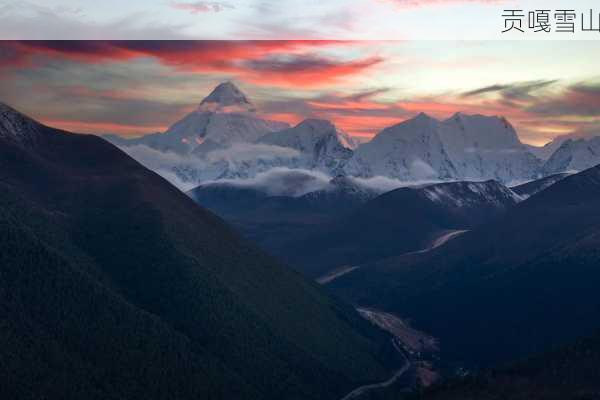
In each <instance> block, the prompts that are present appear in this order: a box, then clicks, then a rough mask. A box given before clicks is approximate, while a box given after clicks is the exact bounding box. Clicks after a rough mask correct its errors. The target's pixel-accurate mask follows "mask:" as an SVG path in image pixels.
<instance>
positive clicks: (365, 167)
mask: <svg viewBox="0 0 600 400" xmlns="http://www.w3.org/2000/svg"><path fill="white" fill-rule="evenodd" d="M538 169H539V160H537V159H536V158H535V157H534V156H533V155H532V154H531V153H529V152H528V151H527V148H526V147H525V146H524V145H523V144H522V143H521V142H520V141H519V139H518V137H517V134H516V132H515V130H514V129H513V127H512V126H511V125H510V124H509V123H508V121H506V120H505V119H504V118H498V117H486V116H482V115H465V114H461V113H457V114H455V115H454V116H452V117H451V118H449V119H447V120H444V121H438V120H436V119H434V118H432V117H429V116H427V115H425V114H422V113H421V114H419V115H418V116H417V117H415V118H413V119H410V120H408V121H405V122H402V123H400V124H397V125H394V126H392V127H389V128H386V129H384V130H383V131H381V132H380V133H379V134H377V135H376V136H375V138H373V140H372V141H371V142H368V143H365V144H364V145H361V146H359V148H358V149H357V150H356V152H355V155H354V157H352V159H350V160H349V162H348V163H347V165H346V167H345V171H346V173H348V174H350V175H356V176H365V177H368V176H376V175H382V176H388V177H392V178H397V179H402V180H421V179H439V180H450V179H454V180H463V179H469V180H485V179H496V180H499V181H502V182H511V181H515V180H524V179H531V178H534V177H536V176H537V173H538Z"/></svg>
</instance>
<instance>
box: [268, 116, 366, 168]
mask: <svg viewBox="0 0 600 400" xmlns="http://www.w3.org/2000/svg"><path fill="white" fill-rule="evenodd" d="M257 143H262V144H269V145H273V146H280V147H287V148H292V149H295V150H297V151H298V152H299V153H300V158H299V159H297V160H296V165H295V167H298V168H307V169H316V170H319V171H323V172H328V173H331V174H333V175H334V174H335V172H336V171H337V170H338V169H339V168H340V167H341V166H342V165H343V163H344V162H345V161H346V160H347V159H349V158H350V157H351V156H352V153H353V149H355V148H356V143H355V142H354V140H353V139H352V138H351V137H350V136H348V135H347V134H346V133H344V132H342V131H340V130H338V129H337V128H336V127H335V125H333V124H332V123H331V122H329V121H325V120H319V119H306V120H304V121H302V122H300V123H299V124H298V125H296V126H294V127H293V128H289V129H286V130H283V131H280V132H273V133H270V134H267V135H265V136H263V137H262V138H260V139H259V140H258V142H257Z"/></svg>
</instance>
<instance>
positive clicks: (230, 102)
mask: <svg viewBox="0 0 600 400" xmlns="http://www.w3.org/2000/svg"><path fill="white" fill-rule="evenodd" d="M287 127H289V125H288V124H286V123H284V122H278V121H269V120H265V119H261V118H259V117H257V116H256V115H255V114H254V106H253V105H252V103H250V101H249V100H248V99H247V98H246V96H245V95H244V94H243V93H242V92H241V91H240V90H239V89H238V88H237V87H236V86H235V85H234V84H233V83H231V82H223V83H221V84H219V85H218V86H217V87H215V89H214V90H213V91H212V92H211V93H210V94H209V95H208V96H207V97H205V98H204V100H202V102H201V103H200V105H199V106H198V108H197V109H196V110H194V111H192V112H191V113H189V114H188V115H186V116H185V117H183V118H182V119H181V120H179V121H177V122H175V123H174V124H173V125H171V127H170V128H169V129H168V130H167V131H166V132H165V133H154V134H150V135H146V136H143V137H141V138H137V139H130V140H124V139H116V140H115V138H114V137H111V136H107V137H106V139H107V140H109V141H113V143H115V144H116V145H119V146H128V145H146V146H149V147H151V148H153V149H155V150H158V151H162V152H174V153H177V154H190V153H192V152H193V151H194V150H195V149H196V148H197V147H198V146H199V145H201V144H202V143H203V142H204V141H206V140H210V141H211V142H213V143H218V144H221V145H223V146H228V145H231V144H232V143H239V142H246V143H249V142H254V141H256V140H257V139H258V138H260V137H261V136H263V135H265V134H266V133H269V132H273V131H278V130H282V129H285V128H287Z"/></svg>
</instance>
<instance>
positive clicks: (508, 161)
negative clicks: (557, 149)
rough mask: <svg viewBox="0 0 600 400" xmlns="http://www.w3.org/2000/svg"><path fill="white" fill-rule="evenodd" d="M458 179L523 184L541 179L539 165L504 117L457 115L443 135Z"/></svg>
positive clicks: (444, 127) (446, 126)
mask: <svg viewBox="0 0 600 400" xmlns="http://www.w3.org/2000/svg"><path fill="white" fill-rule="evenodd" d="M440 137H441V139H442V142H443V143H444V148H445V149H446V152H447V154H448V155H449V157H450V161H451V162H452V164H453V166H454V168H455V169H456V173H457V175H456V178H460V179H475V180H480V179H495V180H498V181H501V182H514V181H522V180H524V179H532V178H535V177H537V176H538V169H539V167H540V162H539V161H538V159H537V158H536V157H535V156H533V155H532V154H531V153H530V152H529V151H528V150H527V148H526V147H525V146H524V145H523V144H522V143H521V141H520V140H519V137H518V136H517V132H516V131H515V129H514V128H513V126H512V125H511V124H510V123H509V122H508V121H507V120H506V119H505V118H503V117H489V116H484V115H465V114H462V113H457V114H454V115H453V116H452V117H450V118H448V119H447V120H445V121H443V122H442V132H441V135H440Z"/></svg>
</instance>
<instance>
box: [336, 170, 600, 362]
mask: <svg viewBox="0 0 600 400" xmlns="http://www.w3.org/2000/svg"><path fill="white" fill-rule="evenodd" d="M599 200H600V166H597V167H594V168H591V169H588V170H585V171H583V172H580V173H578V174H574V175H570V176H567V177H564V178H563V179H561V180H559V181H558V182H556V183H554V184H553V185H551V186H549V187H547V188H546V189H544V190H542V191H540V192H538V193H536V194H534V195H533V196H531V197H529V198H527V199H526V200H524V201H521V202H519V203H518V204H516V205H515V206H513V207H511V208H509V209H508V210H507V211H506V212H505V213H504V214H503V215H502V217H501V218H497V219H494V220H490V221H487V222H486V223H484V224H482V225H479V226H477V227H474V228H473V229H472V230H470V231H469V232H466V233H464V234H462V235H460V236H458V237H456V238H454V239H453V240H451V241H449V242H448V243H446V244H445V245H443V246H440V247H438V248H436V249H433V250H431V251H428V252H423V253H417V254H408V255H402V256H399V257H392V258H389V259H384V260H379V261H376V262H373V263H370V264H367V265H363V266H361V268H360V269H357V270H355V271H353V272H352V273H350V274H347V275H344V276H342V277H340V278H338V279H336V280H335V281H333V282H331V284H330V285H329V286H330V287H331V288H332V290H334V292H335V293H337V294H338V295H340V296H342V297H344V298H346V299H347V300H348V301H351V302H354V303H358V304H360V305H361V306H365V307H374V308H377V309H381V310H386V311H387V312H392V313H396V314H397V315H400V316H402V317H404V318H408V319H410V320H411V321H412V322H413V323H414V325H415V327H416V328H417V329H420V330H423V331H425V332H429V333H431V334H433V335H435V336H436V337H438V338H439V339H440V343H441V345H440V347H441V349H442V353H443V357H445V358H446V359H447V360H452V359H453V360H461V361H462V362H465V363H467V365H470V366H478V367H481V366H490V365H498V364H501V363H505V362H509V361H511V360H515V359H518V358H520V357H524V356H527V355H530V354H533V353H536V352H542V351H545V350H547V349H549V348H551V347H552V346H555V345H559V344H561V343H565V342H568V341H570V340H575V339H576V338H578V337H581V336H584V335H588V334H590V333H592V332H593V331H594V330H595V329H597V328H599V327H600V322H599V321H600V315H599V314H598V310H600V301H599V300H598V297H597V295H596V287H597V285H598V283H600V274H598V268H597V266H598V262H599V260H600V253H599V252H598V248H599V247H598V244H599V242H598V241H599V238H600V219H599V218H598V213H597V212H595V211H594V210H595V209H596V207H597V204H598V201H599Z"/></svg>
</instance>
